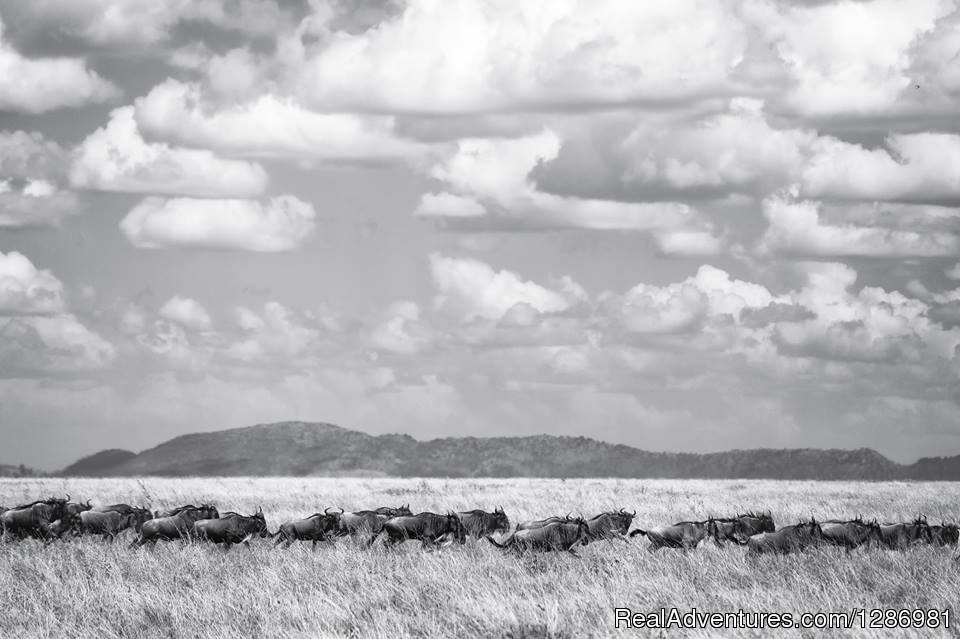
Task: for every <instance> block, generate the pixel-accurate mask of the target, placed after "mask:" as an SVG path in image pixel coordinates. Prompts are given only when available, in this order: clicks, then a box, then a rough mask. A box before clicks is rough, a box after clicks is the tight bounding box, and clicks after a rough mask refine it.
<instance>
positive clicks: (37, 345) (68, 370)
mask: <svg viewBox="0 0 960 639" xmlns="http://www.w3.org/2000/svg"><path fill="white" fill-rule="evenodd" d="M116 356H117V351H116V348H115V347H114V346H113V344H111V343H110V342H108V341H106V340H105V339H104V338H102V337H101V336H100V335H98V334H96V333H94V332H93V331H91V330H90V329H88V328H87V327H85V326H84V325H83V324H81V323H80V322H79V321H78V320H77V318H76V317H75V316H73V315H69V314H61V315H53V316H47V317H40V316H36V317H8V318H2V317H0V361H3V366H2V367H0V377H14V378H16V377H46V376H50V375H54V376H56V375H67V374H77V373H89V372H93V371H98V370H102V369H104V368H108V367H109V366H110V365H111V364H112V363H113V361H114V359H115V358H116Z"/></svg>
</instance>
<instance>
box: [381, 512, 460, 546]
mask: <svg viewBox="0 0 960 639" xmlns="http://www.w3.org/2000/svg"><path fill="white" fill-rule="evenodd" d="M381 533H386V535H387V538H386V541H385V542H384V543H385V545H386V546H387V547H391V546H395V545H397V544H400V543H403V542H405V541H408V540H411V539H415V540H419V541H420V547H421V548H423V549H432V548H436V547H437V542H438V541H439V540H440V539H441V538H443V537H448V538H449V539H450V540H451V541H450V543H453V541H454V540H456V541H457V542H459V543H461V544H463V543H465V542H466V540H467V531H466V529H465V528H464V527H463V523H462V522H461V521H460V518H459V517H458V516H457V514H456V513H452V512H451V513H447V514H446V515H438V514H437V513H430V512H424V513H417V514H416V515H404V516H402V517H392V518H390V519H388V520H387V521H385V522H384V523H383V527H382V529H381V530H380V532H377V533H374V534H373V535H371V536H370V541H368V542H367V547H368V548H369V547H370V546H372V545H373V543H374V542H375V541H376V540H377V537H379V536H380V535H381Z"/></svg>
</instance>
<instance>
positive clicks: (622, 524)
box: [587, 508, 637, 542]
mask: <svg viewBox="0 0 960 639" xmlns="http://www.w3.org/2000/svg"><path fill="white" fill-rule="evenodd" d="M636 514H637V512H636V511H633V512H629V513H628V512H627V511H626V510H625V509H623V508H621V509H620V510H610V511H608V512H605V513H600V514H599V515H596V516H594V517H592V518H591V519H588V520H587V528H588V529H589V533H588V536H589V537H590V541H599V540H600V539H608V540H612V539H619V540H621V541H624V542H625V541H627V538H626V534H627V532H629V530H630V524H632V523H633V518H634V516H636Z"/></svg>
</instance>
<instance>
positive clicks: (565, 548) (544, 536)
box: [485, 518, 590, 557]
mask: <svg viewBox="0 0 960 639" xmlns="http://www.w3.org/2000/svg"><path fill="white" fill-rule="evenodd" d="M485 539H486V540H487V541H489V542H490V543H491V544H493V545H494V546H496V547H497V548H501V549H503V550H506V551H508V552H513V553H516V554H521V553H523V552H525V551H528V550H532V551H540V552H568V553H570V554H571V555H573V556H574V557H579V555H578V554H577V553H576V551H575V550H574V547H575V546H577V545H578V544H583V545H584V546H586V545H587V544H588V543H590V528H589V527H588V526H587V522H585V521H584V520H583V519H582V518H581V519H573V520H570V521H557V522H553V523H549V524H547V525H546V526H542V527H539V528H527V529H524V530H517V531H515V532H514V533H513V534H512V535H510V536H509V537H508V538H507V539H505V540H504V541H503V542H498V541H497V540H495V539H494V538H493V537H491V536H490V535H487V536H486V537H485Z"/></svg>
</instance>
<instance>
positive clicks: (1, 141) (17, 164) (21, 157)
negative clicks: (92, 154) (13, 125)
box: [0, 131, 66, 180]
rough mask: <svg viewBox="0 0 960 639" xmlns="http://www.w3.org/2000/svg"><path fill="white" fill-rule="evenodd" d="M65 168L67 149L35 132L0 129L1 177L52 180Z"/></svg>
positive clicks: (60, 174) (61, 173) (63, 171)
mask: <svg viewBox="0 0 960 639" xmlns="http://www.w3.org/2000/svg"><path fill="white" fill-rule="evenodd" d="M65 171H66V152H65V151H64V150H63V147H61V146H60V145H59V144H57V143H56V142H54V141H53V140H47V139H45V138H44V137H43V134H41V133H39V132H37V131H30V132H27V131H0V177H3V178H19V179H22V180H28V179H55V178H59V177H61V176H62V175H63V174H64V173H65Z"/></svg>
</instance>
